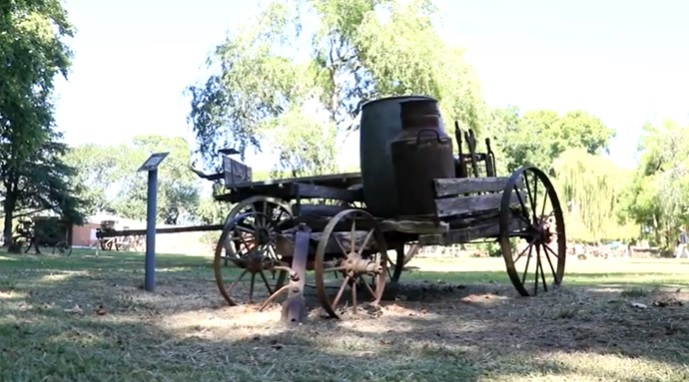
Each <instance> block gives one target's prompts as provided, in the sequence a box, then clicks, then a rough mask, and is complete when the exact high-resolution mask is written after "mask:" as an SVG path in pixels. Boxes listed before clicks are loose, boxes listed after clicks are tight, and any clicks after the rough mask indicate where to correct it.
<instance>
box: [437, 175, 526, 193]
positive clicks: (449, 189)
mask: <svg viewBox="0 0 689 382" xmlns="http://www.w3.org/2000/svg"><path fill="white" fill-rule="evenodd" d="M509 179H510V178H509V177H506V176H504V177H503V176H500V177H478V178H438V179H433V189H434V190H435V196H436V197H437V198H442V197H445V196H455V195H459V194H475V193H482V192H502V191H504V190H505V187H507V182H508V181H509ZM517 188H519V189H523V188H524V183H523V182H521V181H520V182H519V183H518V184H517Z"/></svg>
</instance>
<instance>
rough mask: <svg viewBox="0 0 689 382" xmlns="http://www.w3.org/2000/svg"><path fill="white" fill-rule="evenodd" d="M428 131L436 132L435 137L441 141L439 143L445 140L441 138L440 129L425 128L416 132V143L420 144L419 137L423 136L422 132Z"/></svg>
mask: <svg viewBox="0 0 689 382" xmlns="http://www.w3.org/2000/svg"><path fill="white" fill-rule="evenodd" d="M427 131H430V132H432V133H434V134H435V137H436V139H438V142H439V143H442V142H443V141H442V140H441V139H440V133H439V132H438V130H436V129H423V130H421V131H419V132H418V133H416V144H417V145H418V144H419V138H421V134H423V133H425V132H427Z"/></svg>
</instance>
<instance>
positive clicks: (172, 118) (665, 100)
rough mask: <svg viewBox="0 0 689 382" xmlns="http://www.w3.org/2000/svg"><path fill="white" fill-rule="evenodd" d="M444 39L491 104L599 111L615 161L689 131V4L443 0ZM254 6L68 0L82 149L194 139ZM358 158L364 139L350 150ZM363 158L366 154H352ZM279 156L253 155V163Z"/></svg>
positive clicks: (203, 0)
mask: <svg viewBox="0 0 689 382" xmlns="http://www.w3.org/2000/svg"><path fill="white" fill-rule="evenodd" d="M437 4H438V5H439V7H440V9H441V12H442V15H443V21H442V22H441V23H440V24H439V31H440V33H441V35H442V36H443V37H444V38H446V39H448V41H453V42H459V43H460V44H461V45H463V46H464V47H465V48H466V49H467V53H466V54H467V59H468V61H469V62H470V63H471V64H472V65H473V67H474V69H475V70H476V72H477V73H478V76H479V79H480V81H481V84H482V90H483V95H484V98H485V100H486V101H487V103H488V104H489V105H491V106H506V105H515V106H518V107H519V108H520V109H521V110H523V111H527V110H535V109H552V110H555V111H557V112H560V113H564V112H566V111H569V110H575V109H582V110H586V111H588V112H590V113H592V114H594V115H596V116H597V117H599V118H600V119H601V120H602V121H603V123H605V124H606V125H607V126H609V127H611V128H613V129H615V130H616V132H617V136H616V138H615V140H614V141H613V143H612V145H611V158H612V159H613V160H614V161H615V162H616V163H618V164H619V165H622V166H625V167H633V166H634V153H635V151H636V146H637V141H638V138H639V134H640V130H641V126H642V125H643V124H644V123H645V122H647V121H651V122H659V121H661V120H663V119H666V118H671V119H674V120H676V121H678V122H680V123H683V124H689V102H687V100H688V99H689V97H687V96H686V93H687V89H689V50H688V49H686V40H687V37H689V23H686V22H685V20H684V17H685V15H687V14H689V2H687V1H682V0H664V1H662V2H660V1H659V2H651V1H649V0H647V1H640V0H627V1H621V0H606V1H593V0H580V1H576V2H575V1H567V2H566V1H547V0H520V1H516V0H491V1H485V0H484V1H481V0H471V1H469V0H456V1H455V0H444V1H443V0H439V1H437ZM255 6H256V4H255V2H252V1H249V0H245V1H237V0H194V1H193V2H192V1H181V0H167V1H163V0H146V1H134V0H119V1H94V0H65V7H66V9H67V11H68V12H69V16H70V20H71V21H72V23H73V24H75V25H76V27H77V29H78V32H77V34H76V36H75V37H74V38H73V39H70V40H69V41H68V43H69V45H70V46H71V48H72V49H73V50H74V53H75V57H74V60H73V66H72V68H71V73H70V75H69V78H68V80H67V81H64V80H60V81H58V83H57V86H56V95H57V96H58V101H57V104H56V120H57V123H58V127H59V128H60V129H61V130H62V131H64V132H65V138H66V141H67V143H68V144H70V145H79V144H84V143H103V144H112V143H120V142H126V141H128V140H130V139H131V138H132V137H133V136H135V135H139V134H148V133H152V134H163V135H173V136H185V137H187V139H189V141H190V143H191V144H192V147H193V146H194V145H195V143H194V140H193V134H192V133H191V130H190V128H189V126H188V124H187V121H186V116H187V114H188V112H189V99H188V97H187V96H186V95H185V94H184V89H185V88H186V87H187V86H189V85H192V84H194V83H197V82H199V81H202V80H204V79H205V77H204V76H203V75H204V71H203V69H204V67H205V60H206V58H207V56H208V54H209V53H210V52H211V51H212V49H213V48H214V47H215V46H216V45H217V44H219V43H220V42H222V41H223V39H224V38H225V36H226V35H227V31H228V30H229V29H230V28H233V27H235V26H237V25H238V24H239V23H242V22H244V21H245V20H247V19H248V18H249V17H250V16H251V15H252V14H253V12H255ZM345 147H346V148H347V150H349V151H350V152H357V151H358V135H352V136H351V137H350V139H349V140H348V142H347V144H346V146H345ZM348 157H349V158H356V160H358V155H354V156H353V155H348ZM270 160H271V159H270V158H267V157H253V156H250V157H249V158H247V162H248V164H249V165H251V166H252V167H254V168H264V169H265V168H268V167H270Z"/></svg>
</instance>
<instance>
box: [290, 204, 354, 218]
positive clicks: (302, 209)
mask: <svg viewBox="0 0 689 382" xmlns="http://www.w3.org/2000/svg"><path fill="white" fill-rule="evenodd" d="M349 208H351V207H349V206H338V205H332V204H330V205H328V204H299V205H296V204H295V205H294V206H293V207H292V213H293V214H294V216H297V217H303V216H323V217H330V216H335V215H337V214H338V213H340V212H342V211H344V210H346V209H349Z"/></svg>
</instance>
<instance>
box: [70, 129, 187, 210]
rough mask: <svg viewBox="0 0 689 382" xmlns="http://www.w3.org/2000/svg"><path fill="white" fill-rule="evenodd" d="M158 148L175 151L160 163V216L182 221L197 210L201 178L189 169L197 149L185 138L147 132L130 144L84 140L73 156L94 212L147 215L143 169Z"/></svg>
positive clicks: (83, 196)
mask: <svg viewBox="0 0 689 382" xmlns="http://www.w3.org/2000/svg"><path fill="white" fill-rule="evenodd" d="M154 152H169V153H170V154H169V155H168V156H167V158H166V159H165V160H164V161H163V163H162V164H161V165H160V167H159V168H158V214H159V216H158V218H159V220H160V221H162V222H164V223H166V224H177V221H178V219H179V218H180V217H182V216H187V217H191V216H192V215H194V214H195V210H196V207H197V205H198V201H199V179H198V178H197V177H196V175H194V173H193V172H192V171H190V170H189V164H190V163H191V150H190V148H189V145H188V143H187V142H186V140H185V139H184V138H181V137H164V136H158V135H144V136H138V137H135V138H134V139H133V140H132V142H131V143H130V144H126V145H118V146H98V145H84V146H80V147H76V148H74V149H72V150H71V152H70V153H69V155H68V157H67V158H68V160H69V162H70V163H71V164H72V165H73V166H75V167H76V168H77V169H78V170H79V172H78V173H79V175H78V179H79V181H80V182H81V184H83V185H84V191H83V193H82V198H83V199H84V200H86V202H87V205H88V207H89V210H90V211H91V212H96V211H101V210H106V211H111V212H114V213H116V214H118V215H120V216H123V217H127V218H132V219H145V217H146V192H147V176H146V174H145V173H140V172H137V169H138V168H139V166H141V164H142V163H143V162H144V161H145V160H146V158H147V157H148V156H149V155H150V154H152V153H154ZM109 190H113V194H114V195H113V194H110V191H109Z"/></svg>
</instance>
